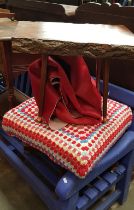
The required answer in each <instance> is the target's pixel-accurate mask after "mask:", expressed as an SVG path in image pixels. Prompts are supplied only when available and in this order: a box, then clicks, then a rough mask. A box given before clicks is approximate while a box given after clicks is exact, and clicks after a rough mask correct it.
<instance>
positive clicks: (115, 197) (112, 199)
mask: <svg viewBox="0 0 134 210" xmlns="http://www.w3.org/2000/svg"><path fill="white" fill-rule="evenodd" d="M120 194H121V192H120V191H118V190H116V191H114V192H113V193H111V194H110V195H109V196H108V197H107V198H106V200H105V201H103V202H101V204H100V205H99V206H98V207H97V208H96V209H95V210H108V209H109V208H110V207H111V205H112V204H113V203H114V202H115V201H117V200H118V198H119V196H120Z"/></svg>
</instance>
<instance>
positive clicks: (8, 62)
mask: <svg viewBox="0 0 134 210" xmlns="http://www.w3.org/2000/svg"><path fill="white" fill-rule="evenodd" d="M2 62H3V66H4V71H3V72H4V76H5V79H6V84H7V87H8V102H9V108H12V107H13V106H14V85H13V72H12V42H11V40H5V41H3V42H2Z"/></svg>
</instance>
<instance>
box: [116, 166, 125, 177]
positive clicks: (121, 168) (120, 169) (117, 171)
mask: <svg viewBox="0 0 134 210" xmlns="http://www.w3.org/2000/svg"><path fill="white" fill-rule="evenodd" d="M125 171H126V168H125V166H123V165H119V166H118V167H117V168H116V170H115V172H116V173H117V174H119V175H122V174H123V173H124V172H125Z"/></svg>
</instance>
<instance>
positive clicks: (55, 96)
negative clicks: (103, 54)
mask: <svg viewBox="0 0 134 210" xmlns="http://www.w3.org/2000/svg"><path fill="white" fill-rule="evenodd" d="M60 60H62V61H63V62H64V63H66V66H67V72H66V71H65V68H63V65H61V63H62V62H59V61H57V59H54V58H52V57H48V66H47V68H48V75H47V83H46V87H45V101H44V110H43V117H44V119H45V121H46V123H47V124H49V121H50V119H51V118H52V117H56V118H58V119H60V120H61V121H63V122H67V123H71V124H83V125H86V124H89V125H94V124H97V123H98V122H100V121H101V96H100V94H99V92H98V90H97V89H96V87H95V82H94V81H93V79H92V78H91V76H90V74H89V70H88V67H87V65H86V63H85V61H84V59H83V58H82V57H81V56H78V57H71V56H68V57H67V56H64V57H60ZM40 73H41V60H36V61H34V62H33V63H32V64H31V65H30V67H29V75H30V78H31V84H32V90H33V95H34V96H35V100H36V103H37V105H38V104H39V90H40V75H41V74H40Z"/></svg>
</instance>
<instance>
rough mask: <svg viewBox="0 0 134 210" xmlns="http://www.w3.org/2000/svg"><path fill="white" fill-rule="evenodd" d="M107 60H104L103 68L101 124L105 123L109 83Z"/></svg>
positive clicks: (108, 63) (108, 62) (108, 64)
mask: <svg viewBox="0 0 134 210" xmlns="http://www.w3.org/2000/svg"><path fill="white" fill-rule="evenodd" d="M109 68H110V61H109V59H105V60H104V67H103V122H104V123H105V122H106V121H107V98H108V82H109Z"/></svg>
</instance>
